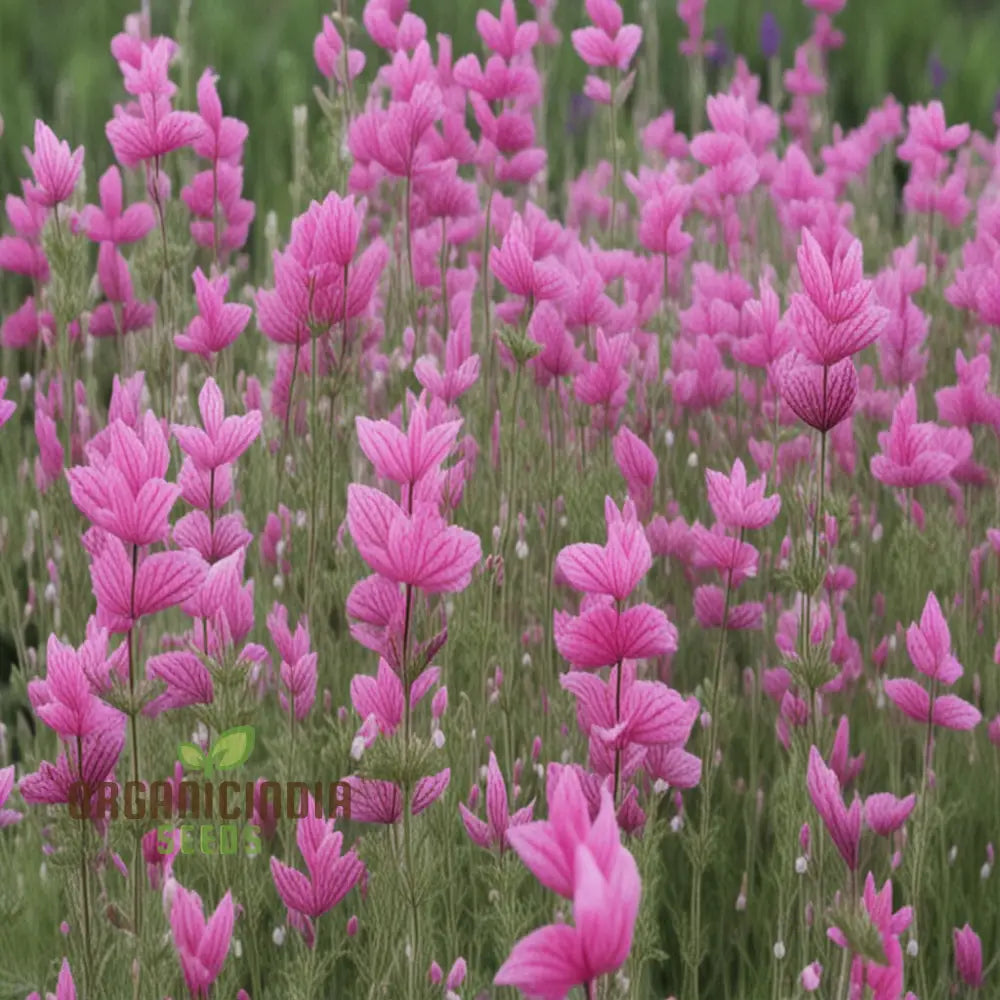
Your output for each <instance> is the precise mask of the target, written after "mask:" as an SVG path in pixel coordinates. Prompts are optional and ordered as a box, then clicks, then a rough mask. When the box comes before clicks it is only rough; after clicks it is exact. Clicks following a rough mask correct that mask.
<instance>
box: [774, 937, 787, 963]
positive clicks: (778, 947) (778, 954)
mask: <svg viewBox="0 0 1000 1000" xmlns="http://www.w3.org/2000/svg"><path fill="white" fill-rule="evenodd" d="M774 957H775V958H776V959H777V960H778V961H779V962H780V961H781V960H782V959H783V958H784V957H785V942H784V941H775V942H774Z"/></svg>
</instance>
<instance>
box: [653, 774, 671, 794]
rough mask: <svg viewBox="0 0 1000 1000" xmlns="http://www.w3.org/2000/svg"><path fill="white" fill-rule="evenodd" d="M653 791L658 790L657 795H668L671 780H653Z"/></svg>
mask: <svg viewBox="0 0 1000 1000" xmlns="http://www.w3.org/2000/svg"><path fill="white" fill-rule="evenodd" d="M653 791H654V792H656V794H657V795H666V794H667V792H669V791H670V782H669V781H664V780H663V779H662V778H657V779H656V781H654V782H653Z"/></svg>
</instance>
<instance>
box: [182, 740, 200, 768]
mask: <svg viewBox="0 0 1000 1000" xmlns="http://www.w3.org/2000/svg"><path fill="white" fill-rule="evenodd" d="M177 759H178V760H179V761H180V762H181V763H182V764H183V765H184V766H185V767H189V768H191V770H192V771H202V770H204V768H205V764H206V763H207V760H206V757H205V754H203V753H202V751H201V747H199V746H196V745H195V744H194V743H182V744H181V745H180V746H179V747H178V748H177Z"/></svg>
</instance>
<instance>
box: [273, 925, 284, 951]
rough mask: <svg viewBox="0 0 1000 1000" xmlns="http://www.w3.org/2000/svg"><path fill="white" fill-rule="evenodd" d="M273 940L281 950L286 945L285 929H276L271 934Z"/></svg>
mask: <svg viewBox="0 0 1000 1000" xmlns="http://www.w3.org/2000/svg"><path fill="white" fill-rule="evenodd" d="M271 940H272V941H273V942H274V943H275V945H276V946H277V947H278V948H280V947H281V946H282V945H283V944H284V943H285V928H284V927H275V928H274V931H273V933H272V934H271Z"/></svg>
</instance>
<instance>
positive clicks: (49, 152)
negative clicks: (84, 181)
mask: <svg viewBox="0 0 1000 1000" xmlns="http://www.w3.org/2000/svg"><path fill="white" fill-rule="evenodd" d="M24 158H25V159H26V160H27V161H28V166H29V167H31V172H32V174H34V177H35V185H36V186H35V187H34V188H32V189H31V191H30V192H29V194H28V197H29V198H31V199H32V200H34V201H36V202H38V203H39V204H40V205H45V206H47V207H51V206H53V205H58V204H59V203H60V202H63V201H68V200H69V198H70V197H72V195H73V189H74V188H75V187H76V182H77V180H79V178H80V170H81V169H82V167H83V146H77V148H76V149H75V150H74V151H73V152H72V153H71V152H70V150H69V143H68V142H65V141H63V142H60V141H59V140H58V139H57V138H56V136H55V133H54V132H53V131H52V129H50V128H49V127H48V125H46V124H45V122H43V121H40V120H38V119H35V151H34V152H33V153H32V151H31V150H29V149H27V148H25V150H24Z"/></svg>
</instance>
